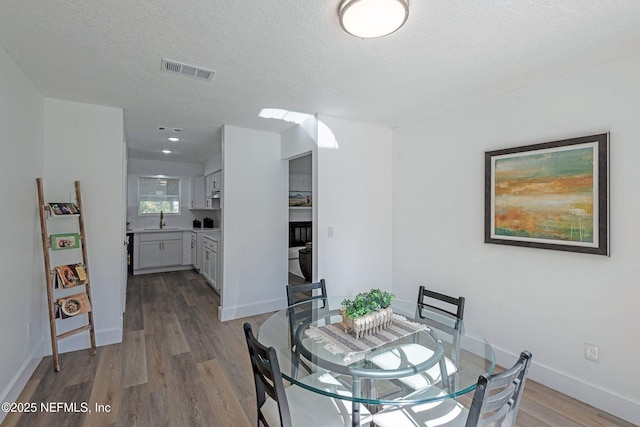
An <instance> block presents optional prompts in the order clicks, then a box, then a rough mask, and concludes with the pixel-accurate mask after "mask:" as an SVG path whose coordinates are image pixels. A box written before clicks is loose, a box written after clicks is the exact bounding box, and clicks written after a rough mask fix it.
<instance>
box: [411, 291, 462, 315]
mask: <svg viewBox="0 0 640 427" xmlns="http://www.w3.org/2000/svg"><path fill="white" fill-rule="evenodd" d="M442 303H444V304H442ZM446 304H449V305H450V306H452V307H455V310H454V311H450V310H451V308H452V307H447V306H446ZM420 306H422V307H429V308H433V309H435V310H438V311H440V312H442V313H446V314H450V315H451V316H455V317H456V318H457V319H459V320H463V318H464V297H457V298H455V297H452V296H449V295H445V294H441V293H439V292H435V291H430V290H428V289H426V288H425V287H424V286H420V289H419V290H418V307H420ZM445 307H446V308H445ZM421 317H422V316H421Z"/></svg>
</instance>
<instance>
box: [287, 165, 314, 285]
mask: <svg viewBox="0 0 640 427" xmlns="http://www.w3.org/2000/svg"><path fill="white" fill-rule="evenodd" d="M312 182H313V178H312V157H311V154H307V155H304V156H302V157H298V158H295V159H292V160H289V236H288V241H289V283H290V284H293V285H298V284H302V283H309V282H311V281H312V271H313V267H312V259H313V256H312V254H313V233H312V229H313V227H312V226H313V222H312V217H313V214H312V206H313V185H312Z"/></svg>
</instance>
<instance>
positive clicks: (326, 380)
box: [261, 373, 372, 427]
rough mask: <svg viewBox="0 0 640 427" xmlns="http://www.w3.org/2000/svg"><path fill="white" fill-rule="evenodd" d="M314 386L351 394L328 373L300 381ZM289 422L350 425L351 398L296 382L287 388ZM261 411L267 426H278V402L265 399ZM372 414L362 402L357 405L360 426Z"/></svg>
mask: <svg viewBox="0 0 640 427" xmlns="http://www.w3.org/2000/svg"><path fill="white" fill-rule="evenodd" d="M301 382H304V383H306V384H309V385H311V386H313V387H314V388H325V389H326V390H327V391H329V390H331V391H332V392H334V393H337V394H340V395H344V396H351V392H349V391H348V390H347V389H346V388H344V386H343V385H342V384H340V382H338V380H336V379H335V378H334V377H333V376H331V375H330V374H328V373H317V374H313V375H309V376H307V377H305V378H304V379H302V380H301ZM285 392H286V394H287V401H288V402H289V411H290V413H291V422H292V425H294V426H305V427H313V426H318V427H334V426H335V427H350V426H351V413H352V402H351V401H350V400H340V399H332V398H330V397H326V396H322V395H320V394H318V393H315V392H312V391H309V390H307V389H305V388H303V387H300V386H298V385H292V386H289V387H287V388H286V390H285ZM261 412H262V414H263V415H264V417H265V419H266V420H267V423H269V425H270V426H279V425H280V417H279V415H278V403H277V402H276V401H275V400H273V399H271V398H268V399H267V401H266V402H265V403H264V405H262V408H261ZM371 419H372V417H371V413H370V412H369V411H368V410H367V408H366V407H365V406H364V405H360V425H368V424H369V423H370V422H371Z"/></svg>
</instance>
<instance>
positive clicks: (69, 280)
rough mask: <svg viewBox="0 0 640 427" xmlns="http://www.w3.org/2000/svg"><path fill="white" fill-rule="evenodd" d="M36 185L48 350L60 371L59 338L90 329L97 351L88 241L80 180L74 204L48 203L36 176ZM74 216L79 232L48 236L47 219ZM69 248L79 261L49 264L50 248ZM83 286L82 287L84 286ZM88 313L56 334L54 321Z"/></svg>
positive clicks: (93, 351)
mask: <svg viewBox="0 0 640 427" xmlns="http://www.w3.org/2000/svg"><path fill="white" fill-rule="evenodd" d="M36 184H37V187H38V206H39V211H40V230H41V234H42V253H43V254H44V270H45V276H46V286H47V306H48V309H49V327H50V331H51V353H52V355H53V369H54V370H55V371H56V372H59V371H60V360H59V355H58V341H59V340H61V339H64V338H67V337H70V336H72V335H75V334H78V333H81V332H84V331H89V339H90V340H91V354H92V355H95V354H96V338H95V329H94V326H93V311H92V305H91V284H90V280H89V266H88V258H87V241H86V233H85V228H84V216H83V215H84V209H83V207H82V192H81V191H80V181H76V182H75V190H76V203H75V204H74V203H47V202H45V199H44V188H43V182H42V178H37V179H36ZM53 218H55V219H64V220H67V221H69V220H71V219H77V220H78V226H77V228H78V229H79V233H67V234H66V235H60V234H57V235H49V233H48V231H47V222H48V221H49V220H51V219H53ZM67 248H72V249H76V248H79V249H80V250H81V254H82V255H81V256H82V260H81V262H80V263H76V264H71V265H54V266H53V267H52V265H51V264H52V256H51V255H52V251H55V250H61V249H67ZM76 287H77V289H80V291H79V293H75V294H73V295H70V294H68V292H70V291H66V292H67V294H66V295H65V294H64V292H65V291H64V289H65V288H76ZM83 288H84V289H83ZM85 313H86V315H87V319H88V320H87V323H86V324H83V325H82V326H80V327H76V328H75V329H71V330H69V331H67V332H64V333H61V334H59V335H58V332H57V324H56V321H63V320H64V319H66V318H70V317H73V316H75V315H80V314H85Z"/></svg>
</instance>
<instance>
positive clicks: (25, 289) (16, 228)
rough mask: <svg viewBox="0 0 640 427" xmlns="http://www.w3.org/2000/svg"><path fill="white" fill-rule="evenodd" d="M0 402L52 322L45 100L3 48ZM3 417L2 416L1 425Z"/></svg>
mask: <svg viewBox="0 0 640 427" xmlns="http://www.w3.org/2000/svg"><path fill="white" fill-rule="evenodd" d="M0 94H1V96H0V129H2V137H1V139H0V140H1V141H2V142H1V144H2V150H3V152H2V156H0V164H1V167H0V186H1V187H0V188H2V199H3V200H5V201H6V203H7V204H8V206H7V208H6V209H2V213H0V218H1V219H2V221H0V229H1V230H2V236H3V239H4V242H5V243H6V244H5V245H4V246H3V249H2V256H0V270H2V272H3V273H2V286H1V288H2V298H0V336H1V337H2V341H3V348H2V350H1V351H0V401H2V402H7V401H8V402H11V401H14V400H15V399H16V398H17V396H18V394H19V393H20V391H21V390H22V387H23V386H24V384H25V383H26V381H27V380H28V379H29V377H30V375H31V374H32V372H33V370H34V369H35V367H36V366H37V364H38V363H39V362H40V359H41V357H42V337H43V334H45V333H47V334H48V331H49V328H48V327H46V329H45V326H46V324H45V320H46V321H48V316H47V309H46V305H45V295H46V288H45V276H44V267H43V265H44V264H43V259H42V241H41V238H40V223H39V219H38V218H39V217H38V204H37V196H36V194H37V193H36V178H38V177H41V176H43V174H44V98H43V97H42V95H40V93H39V92H38V91H37V90H36V89H35V87H33V85H32V84H31V83H30V82H29V80H28V79H27V78H26V76H25V75H24V74H23V73H22V71H21V70H20V69H19V68H18V66H17V65H16V64H15V63H14V62H13V60H12V59H11V58H10V57H9V55H8V54H7V53H6V52H5V50H4V49H3V48H2V47H1V46H0ZM4 415H5V413H4V412H2V411H0V421H2V419H3V418H4Z"/></svg>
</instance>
